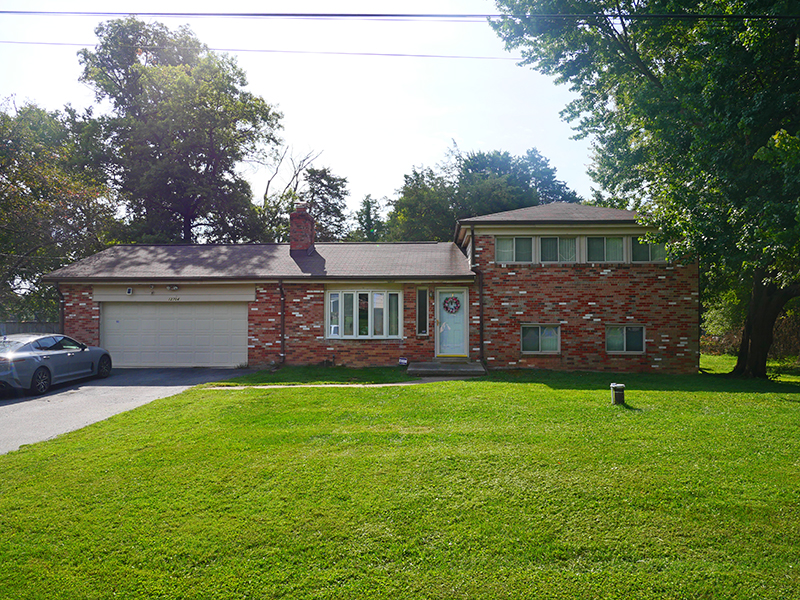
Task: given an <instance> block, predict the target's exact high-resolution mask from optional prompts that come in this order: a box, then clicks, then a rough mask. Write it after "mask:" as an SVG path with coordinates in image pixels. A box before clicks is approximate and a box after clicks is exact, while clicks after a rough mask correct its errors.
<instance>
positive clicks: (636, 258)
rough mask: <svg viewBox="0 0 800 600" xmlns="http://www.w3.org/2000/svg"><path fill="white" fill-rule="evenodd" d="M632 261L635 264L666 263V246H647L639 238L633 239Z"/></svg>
mask: <svg viewBox="0 0 800 600" xmlns="http://www.w3.org/2000/svg"><path fill="white" fill-rule="evenodd" d="M631 260H632V261H633V262H664V261H666V260H667V252H666V250H665V249H664V244H645V243H644V242H641V241H639V238H636V237H635V238H631Z"/></svg>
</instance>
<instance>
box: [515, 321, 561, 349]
mask: <svg viewBox="0 0 800 600" xmlns="http://www.w3.org/2000/svg"><path fill="white" fill-rule="evenodd" d="M560 350H561V327H559V326H558V325H523V326H522V352H523V353H525V354H528V353H531V354H536V353H541V354H545V353H550V354H553V353H558V352H560Z"/></svg>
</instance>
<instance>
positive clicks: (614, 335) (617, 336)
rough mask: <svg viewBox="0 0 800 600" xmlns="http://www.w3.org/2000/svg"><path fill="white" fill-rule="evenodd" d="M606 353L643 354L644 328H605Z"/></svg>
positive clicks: (629, 326)
mask: <svg viewBox="0 0 800 600" xmlns="http://www.w3.org/2000/svg"><path fill="white" fill-rule="evenodd" d="M606 351H608V352H609V353H620V354H622V353H630V354H642V353H643V352H644V327H641V326H640V325H612V326H610V327H606Z"/></svg>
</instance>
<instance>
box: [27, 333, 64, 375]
mask: <svg viewBox="0 0 800 600" xmlns="http://www.w3.org/2000/svg"><path fill="white" fill-rule="evenodd" d="M63 338H64V336H63V335H54V336H51V337H46V338H41V339H39V340H36V342H35V347H36V351H37V354H38V355H39V359H40V361H41V364H42V366H45V367H47V368H48V369H49V370H50V376H51V377H52V380H53V382H54V383H55V382H58V381H66V380H68V379H70V377H71V370H72V363H71V362H70V358H71V357H70V356H69V355H70V353H71V352H70V351H69V350H65V349H64V348H62V347H61V340H62V339H63Z"/></svg>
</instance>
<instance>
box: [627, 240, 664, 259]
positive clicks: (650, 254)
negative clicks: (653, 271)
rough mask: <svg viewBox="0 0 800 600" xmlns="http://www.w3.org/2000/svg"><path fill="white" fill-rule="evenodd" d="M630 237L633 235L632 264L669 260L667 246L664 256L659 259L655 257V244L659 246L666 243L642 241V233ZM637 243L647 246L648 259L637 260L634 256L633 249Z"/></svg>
mask: <svg viewBox="0 0 800 600" xmlns="http://www.w3.org/2000/svg"><path fill="white" fill-rule="evenodd" d="M630 237H631V242H630V247H631V263H632V264H639V265H641V264H646V263H658V264H664V263H666V262H667V251H666V248H664V258H658V259H655V258H653V246H656V245H658V246H662V247H663V246H664V244H652V243H650V242H642V241H641V237H642V236H640V235H632V236H630ZM637 245H638V246H645V247H646V248H647V260H636V259H635V258H634V253H633V249H634V247H635V246H637Z"/></svg>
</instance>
